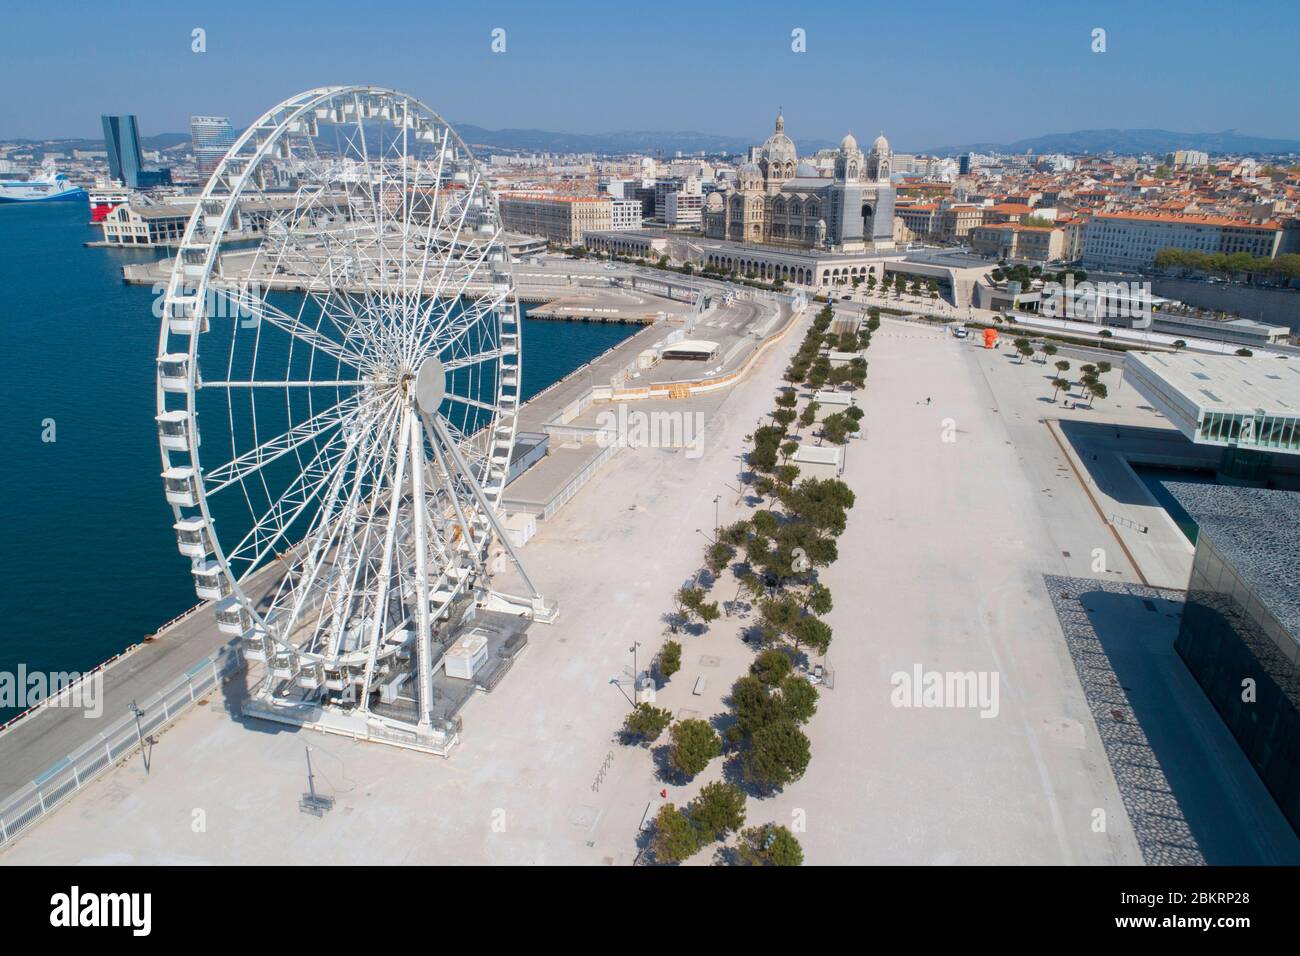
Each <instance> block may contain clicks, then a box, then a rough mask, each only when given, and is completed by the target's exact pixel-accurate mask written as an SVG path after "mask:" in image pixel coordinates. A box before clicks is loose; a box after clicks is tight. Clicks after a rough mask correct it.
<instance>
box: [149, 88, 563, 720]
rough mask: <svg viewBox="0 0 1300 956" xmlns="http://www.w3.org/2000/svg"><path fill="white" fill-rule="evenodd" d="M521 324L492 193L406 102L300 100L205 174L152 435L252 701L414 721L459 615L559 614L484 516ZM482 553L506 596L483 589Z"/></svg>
mask: <svg viewBox="0 0 1300 956" xmlns="http://www.w3.org/2000/svg"><path fill="white" fill-rule="evenodd" d="M519 321H520V320H519V307H518V303H517V301H516V296H515V289H514V283H513V280H512V277H511V271H510V256H509V251H508V249H507V245H506V241H505V238H504V236H503V234H502V229H501V223H500V218H499V215H498V211H497V204H496V199H495V197H494V196H493V194H492V192H491V190H490V188H489V187H488V184H487V182H486V180H485V179H484V177H483V175H482V171H481V169H480V167H479V165H478V163H477V162H476V160H475V159H474V157H473V156H472V155H471V153H470V151H469V150H468V149H467V148H466V146H465V144H464V143H463V142H462V140H461V139H460V137H459V136H458V135H457V134H456V133H455V131H454V130H452V129H451V128H450V127H449V126H448V125H447V123H446V122H444V121H443V120H442V118H441V117H439V116H438V115H437V114H436V113H434V112H433V111H432V110H430V109H429V108H428V107H427V106H425V105H424V104H423V103H420V102H419V101H417V100H415V99H414V98H412V97H410V96H407V95H405V94H402V93H398V92H395V91H393V90H387V89H378V88H374V87H361V86H339V87H328V88H321V89H315V90H310V91H308V92H305V93H302V94H299V95H298V96H295V97H292V98H290V99H288V100H285V101H284V102H283V103H280V104H279V105H278V106H276V107H274V108H273V109H271V110H269V111H267V113H266V114H265V115H263V116H262V117H261V118H260V119H258V120H257V121H256V122H255V123H253V125H252V126H251V127H250V128H249V129H248V130H247V131H246V132H244V133H243V135H241V136H240V137H239V138H238V140H237V141H236V142H235V144H234V145H233V146H232V147H231V148H230V149H229V151H228V152H227V154H226V156H225V157H224V158H223V159H222V161H221V163H220V165H219V166H218V167H217V168H216V170H215V172H214V173H213V175H212V177H211V179H210V180H209V182H208V183H207V185H206V187H205V188H204V190H203V193H202V195H201V197H200V198H199V200H198V203H197V205H196V207H195V210H194V213H193V215H192V216H191V217H190V220H189V223H188V225H187V227H186V229H185V234H184V238H183V240H182V242H181V245H180V248H179V251H178V253H177V255H176V257H175V260H174V264H173V268H172V272H171V277H170V281H169V283H168V287H167V292H166V297H165V306H164V312H163V320H162V328H161V332H160V336H159V348H158V359H157V364H158V376H157V409H158V415H157V423H158V433H159V444H160V446H161V450H162V464H163V469H164V470H163V483H164V486H165V492H166V497H167V501H168V502H169V503H170V504H171V506H172V509H173V512H174V515H175V526H174V527H175V529H176V533H177V540H178V546H179V548H180V550H181V552H182V553H183V554H185V555H187V556H189V557H190V558H191V560H192V562H193V575H194V580H195V586H196V590H197V593H198V595H199V597H200V598H204V599H211V600H213V601H215V602H216V614H217V620H218V624H219V626H220V627H221V629H222V630H223V631H225V632H226V633H230V634H237V635H239V636H240V637H241V638H242V644H243V648H244V653H245V655H246V656H247V657H248V658H251V659H254V660H259V661H265V662H266V670H267V679H266V682H265V683H264V685H263V690H262V695H263V696H264V697H265V698H268V699H270V698H273V697H275V696H279V697H285V696H292V697H293V698H294V699H297V700H302V699H307V700H315V701H317V702H320V703H322V704H323V705H325V706H328V707H331V708H341V709H343V710H345V711H348V710H350V711H352V712H356V713H360V714H363V715H365V716H366V717H367V719H371V718H374V717H375V716H376V715H375V714H374V713H373V711H376V710H381V711H382V713H379V714H378V715H377V716H378V719H381V720H383V721H385V722H387V723H389V724H396V725H401V726H403V727H407V728H410V727H415V728H426V729H427V728H428V727H429V725H430V722H431V720H433V717H432V714H433V697H434V693H433V685H432V681H433V676H434V673H435V672H436V670H437V668H438V665H439V662H440V656H441V650H442V649H443V645H444V644H445V642H446V641H447V640H448V638H449V635H450V634H451V632H452V631H453V630H454V628H455V626H456V622H457V620H458V619H459V618H461V617H463V616H464V614H465V612H466V610H467V609H468V608H471V607H475V606H484V605H489V604H492V605H493V606H496V607H504V608H508V609H512V610H514V611H516V612H517V613H522V614H524V615H526V616H529V617H536V618H538V619H545V618H546V616H547V615H549V614H551V613H553V608H550V609H548V606H547V605H546V603H545V602H543V601H542V599H541V596H540V594H538V593H537V591H536V589H535V588H534V587H533V585H532V583H531V581H529V579H528V576H527V574H526V573H525V572H524V570H523V567H522V566H521V565H519V562H518V559H517V556H516V555H515V553H514V551H513V549H511V546H510V541H509V538H508V537H507V536H506V534H505V533H504V531H503V529H502V527H501V523H500V521H499V519H498V516H497V508H498V506H499V505H500V501H501V496H502V490H503V489H504V487H505V483H506V480H507V473H508V469H509V466H510V461H511V449H512V446H513V444H514V438H515V424H516V419H517V416H518V410H519V405H520V375H521V364H520V358H521V355H520V325H519ZM494 542H500V546H501V548H504V549H505V553H506V554H507V555H508V557H509V558H510V559H512V560H513V561H514V563H515V564H516V566H517V567H518V572H519V577H520V579H521V580H522V581H523V583H524V586H525V590H526V591H527V592H528V593H527V594H526V595H525V596H524V597H523V598H511V597H510V596H506V595H501V594H498V593H497V592H495V591H493V590H491V588H490V584H489V575H488V573H487V564H488V561H489V556H490V554H492V555H495V554H497V553H498V552H499V549H497V548H496V546H495V545H494ZM399 685H400V686H401V687H402V688H404V693H403V695H399V696H401V697H402V699H403V700H404V701H405V703H406V707H405V708H404V709H403V708H402V707H395V706H394V707H388V708H386V709H385V708H380V707H379V706H378V700H379V694H378V691H379V688H380V687H381V686H383V687H395V686H399ZM290 689H292V691H293V693H292V695H289V690H290Z"/></svg>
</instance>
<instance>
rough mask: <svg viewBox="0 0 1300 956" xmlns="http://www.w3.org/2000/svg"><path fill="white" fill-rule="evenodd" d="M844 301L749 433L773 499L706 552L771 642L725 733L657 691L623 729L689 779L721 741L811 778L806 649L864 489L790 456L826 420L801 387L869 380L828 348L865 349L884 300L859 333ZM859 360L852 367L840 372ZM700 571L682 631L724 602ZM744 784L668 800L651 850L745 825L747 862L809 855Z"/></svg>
mask: <svg viewBox="0 0 1300 956" xmlns="http://www.w3.org/2000/svg"><path fill="white" fill-rule="evenodd" d="M833 314H834V313H833V309H832V307H831V306H830V305H829V304H828V305H826V306H825V307H824V308H822V309H821V311H820V312H819V313H818V314H817V315H816V316H815V317H814V319H813V322H812V325H811V327H810V329H809V330H808V332H807V334H806V336H805V338H804V341H803V343H802V344H801V346H800V348H799V350H798V351H797V352H796V354H795V356H794V358H793V359H792V361H791V363H790V367H789V368H787V370H786V374H785V381H786V382H787V383H788V385H787V387H785V388H782V389H781V390H780V391H779V393H778V395H777V397H776V400H775V403H774V407H773V409H772V412H771V414H770V416H769V421H768V423H765V424H762V425H761V426H760V427H758V428H756V429H755V430H754V432H753V434H752V435H749V436H747V439H748V441H749V443H750V447H749V451H748V453H747V456H746V457H747V460H748V464H749V467H750V469H751V472H750V475H749V476H748V477H749V480H750V482H751V483H752V486H753V488H754V491H755V492H756V493H757V495H758V501H759V503H760V504H761V505H765V506H764V507H759V508H757V509H756V510H755V511H754V513H753V514H752V515H751V516H750V517H749V518H745V519H742V520H739V521H736V522H734V523H732V524H729V525H727V526H725V527H722V528H720V529H718V533H717V536H716V539H715V540H714V541H712V542H710V544H709V546H708V548H707V550H706V551H705V555H704V565H705V568H706V569H707V571H708V572H709V580H710V581H717V580H718V579H719V578H720V577H721V575H722V574H723V573H724V572H725V571H726V570H727V568H729V567H730V568H732V571H733V573H734V575H735V579H736V581H737V582H738V587H737V590H736V594H735V597H734V598H733V599H732V600H731V601H729V602H727V605H726V607H727V609H728V610H727V612H726V613H730V609H731V608H732V607H733V606H735V605H737V604H738V603H739V600H740V597H741V594H742V592H744V593H747V594H748V596H749V599H750V606H751V607H753V608H755V610H756V612H757V613H756V617H755V622H754V625H753V627H752V629H751V630H752V634H753V636H754V637H755V638H756V640H757V641H758V642H759V644H760V645H761V647H762V650H761V651H760V653H759V654H758V655H757V656H756V657H755V659H754V661H753V663H752V666H751V667H750V669H749V673H748V674H746V675H745V676H743V677H741V678H740V679H739V680H737V681H736V683H735V684H734V685H733V686H732V688H731V694H730V698H729V701H728V706H729V709H730V716H731V720H730V721H729V722H728V723H727V726H726V732H725V734H719V733H718V731H717V730H716V729H715V727H714V726H713V724H712V723H710V722H709V721H706V720H699V719H694V718H688V719H685V720H679V721H676V722H674V721H673V719H672V714H671V713H670V712H669V711H668V710H666V709H664V708H660V707H656V706H655V705H654V704H650V703H640V704H637V705H636V706H635V707H634V708H633V710H632V712H631V713H630V714H629V715H628V717H627V720H626V722H625V724H624V728H623V733H624V736H625V738H628V739H638V740H643V741H645V742H647V743H653V742H655V741H657V740H659V739H660V738H661V737H663V735H664V734H665V732H667V735H668V741H667V746H666V747H665V751H664V758H665V762H666V764H667V766H668V767H669V768H670V769H671V771H672V772H673V773H674V774H676V775H677V776H679V777H682V778H686V779H690V778H693V777H695V776H697V775H698V774H700V773H702V772H704V771H705V769H706V768H707V767H708V765H709V764H710V763H711V762H712V761H713V760H714V759H715V758H716V757H718V756H720V755H722V754H723V753H724V752H730V753H732V754H734V755H735V758H736V760H737V765H738V771H739V777H740V778H742V779H743V781H744V783H745V784H747V785H748V786H750V787H753V788H755V789H757V790H759V791H767V792H771V791H775V790H778V789H780V788H781V787H783V786H785V785H787V784H789V783H791V782H793V781H795V780H798V779H799V778H800V777H802V776H803V774H804V772H805V771H806V769H807V767H808V763H809V761H810V760H811V756H812V751H811V745H810V743H809V740H808V737H807V736H806V735H805V733H804V731H803V725H804V724H806V723H807V722H808V721H809V720H810V719H811V718H812V716H813V715H814V714H815V713H816V711H817V703H818V694H817V689H816V688H815V687H814V686H813V684H812V683H811V682H810V681H809V680H808V679H807V678H806V677H805V676H804V674H803V673H802V672H800V671H799V670H797V669H796V667H795V660H796V659H797V658H798V657H799V656H800V655H801V654H802V653H804V652H805V650H811V651H815V652H817V653H821V654H824V653H825V652H826V650H827V649H828V648H829V646H830V642H831V638H832V631H831V627H830V625H829V624H827V623H826V622H825V620H823V618H824V616H825V615H826V614H828V613H829V612H830V611H831V609H832V607H833V606H834V599H833V597H832V595H831V592H830V589H829V588H828V587H826V586H825V585H824V584H822V583H821V581H820V580H819V579H818V571H819V570H820V569H821V568H824V567H826V566H828V565H829V564H831V563H832V562H833V561H834V560H835V559H836V558H837V557H838V554H839V551H838V546H837V543H836V539H837V538H838V536H839V535H840V534H842V533H843V532H844V530H845V528H846V526H847V523H848V511H849V509H850V508H852V507H853V504H854V494H853V492H852V491H851V490H850V489H849V488H848V486H847V485H845V484H844V483H843V482H842V481H839V480H838V479H833V478H824V479H823V478H805V479H803V480H800V477H799V468H798V467H797V466H796V465H794V464H792V463H791V461H790V458H791V457H792V456H793V454H794V452H795V451H796V449H797V448H798V442H797V441H795V440H794V435H792V429H793V430H796V431H795V432H794V434H797V429H802V428H812V427H814V425H815V424H816V417H817V411H818V409H817V403H816V402H815V401H814V400H811V399H809V401H808V403H807V404H806V405H805V406H804V408H803V411H802V412H800V411H798V405H799V395H798V393H797V391H796V387H797V386H799V385H806V386H808V387H809V388H821V387H822V386H824V385H825V384H827V383H832V384H835V385H837V386H841V387H848V388H852V389H857V388H861V387H862V386H863V385H864V384H865V380H866V360H865V358H863V357H862V356H857V357H856V360H855V361H854V362H850V363H848V364H846V365H841V366H838V367H832V366H831V363H830V360H829V358H828V356H826V355H825V354H824V350H827V349H835V350H838V351H858V352H861V351H863V350H865V349H866V348H867V346H869V345H870V341H871V335H872V333H873V332H874V331H875V330H876V329H877V328H879V325H880V315H879V310H878V309H873V310H872V312H871V314H870V318H869V320H868V322H867V324H866V327H865V328H864V329H863V330H862V332H861V333H860V334H859V333H855V332H843V333H840V334H838V335H832V334H831V333H830V332H829V328H830V324H831V321H832V319H833ZM841 369H848V370H849V371H848V372H844V371H840V370H841ZM861 418H862V410H861V409H859V408H857V407H856V406H854V407H852V408H850V409H848V410H846V411H844V412H840V413H837V414H835V415H830V416H827V418H826V419H825V420H824V421H823V422H822V423H821V432H820V437H822V438H824V439H826V440H829V441H837V442H843V441H846V440H847V438H848V435H849V434H850V433H851V432H852V431H855V430H856V429H857V427H858V423H859V421H860V420H861ZM700 581H701V575H697V576H696V578H695V581H694V582H692V583H691V584H689V585H687V586H685V587H683V588H681V589H680V590H679V591H678V592H677V594H676V595H675V604H676V614H675V615H674V617H673V622H672V625H671V627H672V630H673V631H674V632H676V631H677V629H678V627H679V626H681V625H683V624H688V623H698V624H700V625H703V626H704V627H707V626H708V625H709V624H711V623H712V622H714V621H716V620H717V619H718V618H719V617H720V616H721V614H722V613H723V611H722V610H721V609H720V608H719V605H718V602H717V601H711V600H709V596H710V588H711V587H712V585H711V584H710V585H709V587H705V586H702V585H701V584H700ZM681 654H682V649H681V644H680V643H679V642H677V641H676V640H671V639H670V640H669V641H667V642H666V643H665V644H664V647H663V649H662V650H661V651H660V654H659V657H658V671H659V673H660V674H661V675H663V676H664V677H671V676H672V674H674V673H676V672H677V670H678V669H679V668H680V666H681ZM744 820H745V796H744V791H743V790H742V789H741V788H740V787H739V786H738V785H737V784H734V783H728V782H719V783H710V784H707V785H706V786H705V787H704V788H702V789H701V791H700V794H699V796H698V797H696V799H695V800H693V801H691V802H690V804H688V805H687V806H686V807H684V808H678V807H676V806H675V805H673V804H671V803H669V804H665V805H664V806H663V807H661V808H660V810H659V812H658V814H657V815H656V817H655V826H654V834H653V837H652V844H651V845H652V849H653V851H654V854H655V858H656V859H657V860H658V861H660V862H667V863H675V862H680V861H682V860H685V859H687V858H688V857H690V856H692V855H693V854H695V853H696V852H698V851H699V850H700V849H702V848H703V847H705V846H706V845H708V844H710V843H713V842H716V841H719V840H725V839H726V838H727V837H728V836H729V835H730V834H733V833H738V834H739V839H738V842H737V845H736V847H735V850H734V858H735V860H736V861H737V862H740V863H743V864H751V865H778V866H797V865H799V864H800V863H801V862H802V860H803V851H802V849H801V848H800V846H799V843H798V840H797V839H796V838H795V837H794V835H793V834H792V833H790V831H789V830H788V829H786V828H785V827H781V826H777V825H776V824H767V825H765V826H761V827H751V828H748V829H744V827H743V825H744Z"/></svg>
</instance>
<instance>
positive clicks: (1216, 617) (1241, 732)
mask: <svg viewBox="0 0 1300 956" xmlns="http://www.w3.org/2000/svg"><path fill="white" fill-rule="evenodd" d="M1167 487H1168V488H1169V490H1170V491H1171V492H1172V493H1173V494H1174V496H1175V497H1176V498H1177V499H1178V502H1179V504H1181V505H1182V506H1183V509H1184V510H1185V511H1186V512H1187V514H1188V515H1189V516H1190V517H1191V519H1192V521H1194V522H1195V524H1196V555H1195V557H1194V558H1193V562H1192V573H1191V578H1190V580H1189V581H1188V585H1187V599H1186V604H1185V606H1184V608H1183V615H1182V620H1181V621H1180V623H1179V627H1178V638H1177V640H1176V641H1175V642H1174V649H1175V650H1176V651H1177V652H1178V655H1179V657H1181V658H1182V659H1183V662H1184V663H1185V664H1186V665H1187V669H1188V670H1189V671H1190V672H1191V674H1192V676H1193V677H1194V678H1195V679H1196V682H1197V683H1198V684H1200V686H1201V689H1202V690H1203V691H1205V695H1206V697H1208V698H1209V700H1210V703H1211V704H1213V706H1214V709H1215V710H1216V711H1218V713H1219V716H1220V717H1222V718H1223V722H1224V723H1225V724H1226V725H1227V727H1228V730H1229V731H1230V732H1231V733H1232V736H1233V737H1234V738H1236V740H1237V743H1238V744H1240V745H1241V749H1242V752H1243V753H1244V754H1245V756H1246V758H1247V759H1248V760H1249V761H1250V763H1251V766H1253V767H1254V768H1255V771H1256V773H1258V774H1259V778H1260V780H1261V781H1262V782H1263V784H1264V786H1265V787H1267V788H1268V791H1269V792H1270V793H1271V794H1272V795H1273V798H1274V799H1275V800H1276V801H1277V804H1278V807H1279V808H1280V809H1281V810H1282V813H1283V814H1284V815H1285V816H1286V818H1287V820H1288V821H1289V822H1290V823H1291V826H1292V827H1294V828H1295V829H1296V830H1297V832H1300V548H1297V547H1296V542H1297V541H1300V493H1297V492H1291V491H1275V490H1269V489H1265V488H1248V487H1236V486H1231V485H1211V484H1191V483H1182V482H1170V483H1169V484H1168V485H1167Z"/></svg>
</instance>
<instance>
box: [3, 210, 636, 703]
mask: <svg viewBox="0 0 1300 956" xmlns="http://www.w3.org/2000/svg"><path fill="white" fill-rule="evenodd" d="M88 218H89V216H88V209H87V207H86V206H85V205H84V204H82V203H55V204H51V205H36V204H33V205H4V206H0V329H3V342H2V344H0V355H3V364H2V365H0V368H3V373H4V388H3V392H0V396H2V399H0V401H2V404H0V439H2V440H3V450H4V465H3V467H2V468H0V582H3V583H2V585H0V671H10V672H11V671H13V670H14V669H16V667H17V666H18V664H19V663H24V664H26V665H27V668H28V669H29V670H40V671H69V670H78V671H81V670H85V669H87V668H89V667H93V666H94V665H96V664H98V663H100V662H102V661H103V660H105V659H107V658H108V657H111V656H112V655H114V654H116V653H118V652H119V651H121V650H122V649H123V648H125V647H127V646H128V645H130V644H134V643H136V642H137V641H139V640H140V639H141V638H142V637H144V636H145V635H147V634H151V633H153V632H154V631H155V630H156V629H157V628H158V627H159V626H160V625H162V624H163V623H165V622H166V621H168V620H170V619H171V618H172V617H174V616H175V615H177V614H179V613H181V612H182V611H184V610H186V609H187V608H189V607H190V606H192V605H193V604H194V603H195V602H196V598H195V596H194V590H193V586H192V578H191V577H190V573H189V563H188V559H186V558H184V557H182V556H181V555H180V554H179V553H177V551H176V544H175V533H174V532H173V531H172V528H171V524H172V514H171V510H170V508H169V507H168V506H167V504H166V502H165V501H164V500H163V491H162V482H161V479H160V478H159V472H160V471H161V465H160V459H159V454H158V440H157V431H156V426H155V424H154V420H153V416H154V411H155V409H154V358H155V356H156V354H157V349H158V320H157V319H155V318H154V316H153V293H152V291H151V289H150V288H149V287H147V286H128V285H126V284H124V283H123V282H122V266H123V265H124V264H125V263H128V262H141V261H149V260H151V259H154V258H157V257H158V253H156V252H150V251H143V250H141V251H126V250H107V249H87V248H85V247H84V246H83V243H84V242H86V241H88V240H93V239H97V238H99V231H98V229H92V228H90V227H88V226H87V224H86V222H87V219H88ZM635 331H636V329H635V327H633V326H625V325H603V324H585V323H565V322H541V321H531V320H527V319H525V321H524V323H523V343H524V350H525V354H524V380H523V394H524V397H525V398H528V397H529V396H532V395H534V394H536V393H537V392H539V391H541V390H542V389H543V388H545V387H546V386H548V385H550V384H551V383H552V382H555V381H557V380H558V379H560V378H563V377H564V376H565V375H567V374H568V373H569V372H571V371H572V370H573V369H575V368H577V367H578V366H580V365H582V364H583V363H584V362H587V361H589V360H590V359H592V358H594V357H595V356H597V355H599V354H601V353H602V352H604V351H606V350H607V349H609V348H612V347H613V346H614V345H617V344H618V343H619V342H620V341H622V340H623V339H625V338H627V337H628V336H629V335H631V334H632V333H633V332H635ZM51 422H52V428H53V432H54V434H53V437H54V439H55V440H54V441H50V442H47V441H44V440H42V439H43V433H45V432H46V431H47V430H48V428H49V427H50V425H49V424H48V423H51ZM11 715H12V712H6V711H5V710H3V709H0V722H3V721H4V720H5V719H7V718H8V717H9V716H11Z"/></svg>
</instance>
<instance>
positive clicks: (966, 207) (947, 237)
mask: <svg viewBox="0 0 1300 956" xmlns="http://www.w3.org/2000/svg"><path fill="white" fill-rule="evenodd" d="M983 222H984V207H983V206H976V205H973V204H971V203H952V204H950V205H945V206H943V207H942V208H941V209H940V210H939V223H938V225H939V229H938V233H937V235H938V238H939V239H942V240H944V241H945V242H954V241H957V240H963V239H966V238H967V237H968V236H969V235H970V232H971V230H972V229H974V228H975V227H976V226H979V225H982V224H983Z"/></svg>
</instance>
